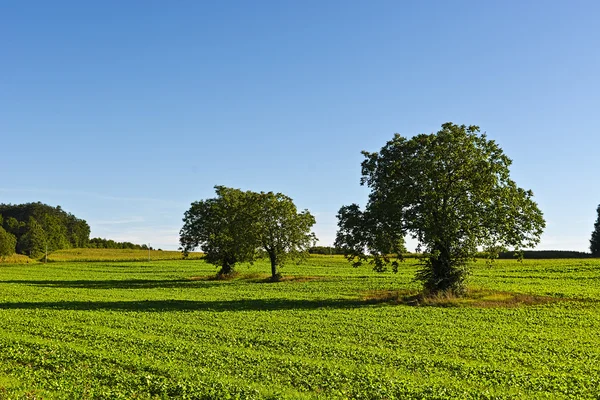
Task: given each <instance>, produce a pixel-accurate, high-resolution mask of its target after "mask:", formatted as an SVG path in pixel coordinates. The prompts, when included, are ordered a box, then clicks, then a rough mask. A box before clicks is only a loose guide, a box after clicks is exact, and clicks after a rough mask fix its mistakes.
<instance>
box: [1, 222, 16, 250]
mask: <svg viewBox="0 0 600 400" xmlns="http://www.w3.org/2000/svg"><path fill="white" fill-rule="evenodd" d="M2 221H3V218H2V215H0V258H2V257H6V256H10V255H12V254H14V253H15V251H16V247H17V238H16V237H15V235H13V234H11V233H8V232H6V230H5V229H4V228H3V227H2Z"/></svg>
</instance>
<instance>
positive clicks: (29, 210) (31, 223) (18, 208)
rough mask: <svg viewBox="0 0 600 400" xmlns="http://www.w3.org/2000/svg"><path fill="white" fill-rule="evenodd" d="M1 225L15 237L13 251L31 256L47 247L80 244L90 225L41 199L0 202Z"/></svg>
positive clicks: (84, 239)
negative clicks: (15, 243) (21, 201)
mask: <svg viewBox="0 0 600 400" xmlns="http://www.w3.org/2000/svg"><path fill="white" fill-rule="evenodd" d="M0 213H1V214H2V215H3V216H4V221H3V223H2V226H3V228H4V229H5V230H6V231H8V232H10V233H11V234H13V235H14V236H15V237H16V238H17V246H16V251H17V253H19V254H25V255H29V256H33V257H37V256H40V255H41V254H43V253H45V251H46V248H47V249H48V251H54V250H58V249H66V248H71V247H84V246H86V245H87V243H88V241H89V236H90V227H89V225H88V224H87V222H85V221H84V220H82V219H78V218H76V217H75V216H74V215H72V214H70V213H67V212H65V211H64V210H63V209H62V208H61V207H60V206H56V207H51V206H49V205H46V204H42V203H39V202H38V203H26V204H15V205H12V204H0Z"/></svg>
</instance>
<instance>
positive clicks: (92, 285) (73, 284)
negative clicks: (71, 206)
mask: <svg viewBox="0 0 600 400" xmlns="http://www.w3.org/2000/svg"><path fill="white" fill-rule="evenodd" d="M0 283H13V284H21V285H32V286H44V287H52V288H71V289H155V288H189V289H191V288H195V287H197V288H207V287H211V286H216V285H219V282H216V281H214V280H199V279H193V280H192V279H167V280H158V279H109V280H67V281H65V280H60V281H58V280H56V281H53V280H13V281H0Z"/></svg>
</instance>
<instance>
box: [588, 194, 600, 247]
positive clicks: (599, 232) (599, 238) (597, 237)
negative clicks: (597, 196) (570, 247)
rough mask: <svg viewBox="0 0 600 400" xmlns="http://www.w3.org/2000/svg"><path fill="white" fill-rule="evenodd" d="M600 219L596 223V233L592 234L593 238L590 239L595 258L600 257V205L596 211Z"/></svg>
mask: <svg viewBox="0 0 600 400" xmlns="http://www.w3.org/2000/svg"><path fill="white" fill-rule="evenodd" d="M596 212H597V213H598V218H596V222H595V223H594V231H593V232H592V238H591V239H590V251H591V252H592V255H593V256H594V257H600V205H598V208H597V209H596Z"/></svg>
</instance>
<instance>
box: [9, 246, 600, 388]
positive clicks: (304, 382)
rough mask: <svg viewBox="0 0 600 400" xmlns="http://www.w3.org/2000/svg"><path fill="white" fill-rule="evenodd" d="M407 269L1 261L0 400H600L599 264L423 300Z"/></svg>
mask: <svg viewBox="0 0 600 400" xmlns="http://www.w3.org/2000/svg"><path fill="white" fill-rule="evenodd" d="M414 270H415V267H414V265H413V264H411V263H409V262H407V263H405V264H403V265H402V268H401V271H400V272H399V273H398V274H395V275H394V274H391V273H389V274H376V273H374V272H372V271H371V270H370V269H369V268H368V267H361V268H359V269H354V268H352V267H350V266H348V264H347V263H346V262H345V261H344V260H343V259H342V258H340V257H330V256H322V257H311V258H310V259H309V260H308V261H307V262H306V263H305V264H303V265H299V266H297V265H289V266H287V267H286V268H285V269H284V270H283V273H284V276H286V279H285V280H284V281H282V282H278V283H270V282H268V281H267V279H266V278H267V277H268V271H269V267H268V264H267V263H266V262H262V263H256V264H255V265H253V266H250V267H249V266H240V267H239V268H238V271H239V275H238V276H237V277H236V278H235V279H232V280H215V279H213V278H212V276H214V274H215V272H216V270H215V268H214V267H212V266H210V265H207V264H205V263H204V262H202V261H198V260H185V261H152V262H147V261H145V262H128V263H122V262H97V263H88V262H77V263H75V262H68V263H67V262H54V263H49V264H32V265H11V264H3V265H0V398H9V399H12V398H23V399H26V398H28V399H34V398H35V399H37V398H48V399H53V398H60V399H75V398H89V399H92V398H106V399H108V398H110V399H113V398H123V399H131V398H137V399H160V398H186V399H237V398H239V399H261V398H265V399H267V398H270V399H280V398H289V399H313V398H333V399H406V398H415V399H417V398H427V399H446V398H447V399H456V398H464V399H468V398H473V399H480V398H481V399H496V398H497V399H503V398H514V399H522V398H536V399H537V398H547V399H560V398H577V399H582V398H583V399H585V398H588V399H598V398H599V397H600V379H599V377H600V335H599V332H600V260H594V259H584V260H560V261H556V260H544V261H539V260H536V261H527V260H526V261H525V262H523V263H522V264H519V263H517V262H515V261H498V262H496V264H495V265H494V266H493V267H491V268H488V267H486V265H485V263H484V262H478V263H476V264H475V266H474V272H473V275H472V277H471V280H470V288H471V296H470V297H469V298H468V299H466V300H456V299H435V300H432V301H429V302H423V301H419V299H418V298H416V297H415V296H413V294H414V293H416V291H417V289H418V285H417V284H415V283H413V282H412V277H413V275H414Z"/></svg>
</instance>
